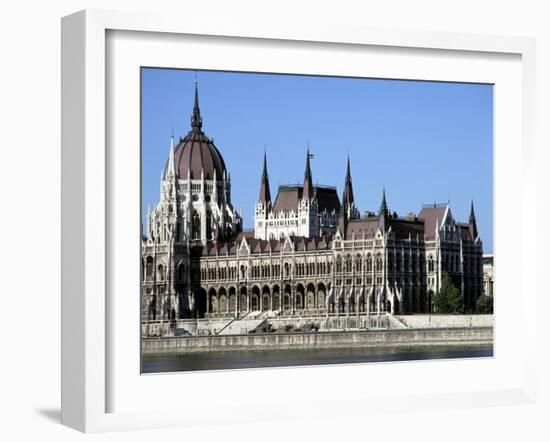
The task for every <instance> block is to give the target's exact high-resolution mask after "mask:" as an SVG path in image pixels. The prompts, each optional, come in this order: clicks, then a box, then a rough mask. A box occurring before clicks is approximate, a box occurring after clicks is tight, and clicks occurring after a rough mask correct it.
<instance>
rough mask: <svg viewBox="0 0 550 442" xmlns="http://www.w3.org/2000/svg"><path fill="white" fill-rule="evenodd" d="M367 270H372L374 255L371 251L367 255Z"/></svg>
mask: <svg viewBox="0 0 550 442" xmlns="http://www.w3.org/2000/svg"><path fill="white" fill-rule="evenodd" d="M367 272H372V256H371V254H370V253H369V254H368V255H367Z"/></svg>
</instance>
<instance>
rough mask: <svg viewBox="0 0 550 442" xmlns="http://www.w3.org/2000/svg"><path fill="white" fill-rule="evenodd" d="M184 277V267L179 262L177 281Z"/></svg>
mask: <svg viewBox="0 0 550 442" xmlns="http://www.w3.org/2000/svg"><path fill="white" fill-rule="evenodd" d="M184 279H185V267H184V265H183V264H180V265H179V267H178V281H183V280H184Z"/></svg>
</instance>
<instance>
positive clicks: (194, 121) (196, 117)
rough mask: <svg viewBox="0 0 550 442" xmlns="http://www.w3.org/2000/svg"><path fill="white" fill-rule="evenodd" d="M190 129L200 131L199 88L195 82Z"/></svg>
mask: <svg viewBox="0 0 550 442" xmlns="http://www.w3.org/2000/svg"><path fill="white" fill-rule="evenodd" d="M191 127H192V128H193V130H197V131H200V130H201V128H202V117H201V110H200V108H199V87H198V84H197V82H196V81H195V105H194V106H193V116H192V117H191Z"/></svg>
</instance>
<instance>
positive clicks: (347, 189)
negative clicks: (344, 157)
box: [342, 156, 355, 214]
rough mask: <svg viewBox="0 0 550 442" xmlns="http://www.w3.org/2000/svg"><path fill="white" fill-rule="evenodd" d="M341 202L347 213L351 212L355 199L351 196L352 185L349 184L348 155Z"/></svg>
mask: <svg viewBox="0 0 550 442" xmlns="http://www.w3.org/2000/svg"><path fill="white" fill-rule="evenodd" d="M342 204H343V205H344V207H345V208H346V210H347V211H348V213H350V214H351V210H350V209H351V208H352V207H353V206H354V204H355V201H354V198H353V186H352V184H351V171H350V166H349V156H348V164H347V168H346V181H345V183H344V195H343V196H342Z"/></svg>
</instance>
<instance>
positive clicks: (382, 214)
mask: <svg viewBox="0 0 550 442" xmlns="http://www.w3.org/2000/svg"><path fill="white" fill-rule="evenodd" d="M378 218H379V225H380V228H381V229H382V230H387V227H388V218H389V210H388V204H387V202H386V189H385V188H384V190H383V191H382V203H381V204H380V211H379V213H378Z"/></svg>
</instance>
